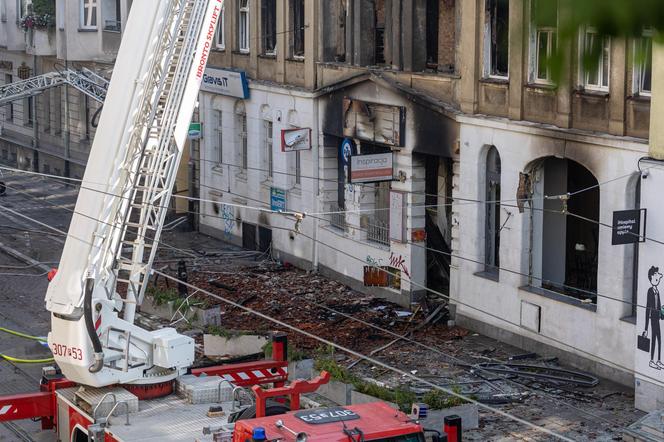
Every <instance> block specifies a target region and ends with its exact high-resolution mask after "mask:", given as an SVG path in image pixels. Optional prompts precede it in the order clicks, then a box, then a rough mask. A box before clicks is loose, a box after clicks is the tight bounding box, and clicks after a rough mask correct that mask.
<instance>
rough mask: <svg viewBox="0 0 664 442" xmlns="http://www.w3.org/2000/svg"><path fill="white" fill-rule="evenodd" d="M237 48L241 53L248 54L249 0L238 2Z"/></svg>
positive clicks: (239, 0)
mask: <svg viewBox="0 0 664 442" xmlns="http://www.w3.org/2000/svg"><path fill="white" fill-rule="evenodd" d="M238 6H239V7H238V27H237V46H238V50H239V51H240V52H243V53H249V0H238Z"/></svg>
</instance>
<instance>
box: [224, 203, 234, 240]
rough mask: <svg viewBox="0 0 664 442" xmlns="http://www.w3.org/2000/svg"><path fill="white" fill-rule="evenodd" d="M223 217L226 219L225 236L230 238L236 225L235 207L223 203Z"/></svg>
mask: <svg viewBox="0 0 664 442" xmlns="http://www.w3.org/2000/svg"><path fill="white" fill-rule="evenodd" d="M221 218H222V219H223V220H224V236H225V237H226V238H227V239H228V238H230V237H231V234H232V233H233V228H234V227H235V214H234V213H233V208H232V207H231V206H227V205H226V204H222V205H221Z"/></svg>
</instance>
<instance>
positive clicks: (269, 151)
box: [263, 120, 274, 180]
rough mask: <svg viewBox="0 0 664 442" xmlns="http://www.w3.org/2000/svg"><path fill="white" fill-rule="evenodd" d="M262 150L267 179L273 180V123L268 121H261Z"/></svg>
mask: <svg viewBox="0 0 664 442" xmlns="http://www.w3.org/2000/svg"><path fill="white" fill-rule="evenodd" d="M263 149H265V170H266V172H267V179H268V180H271V179H273V178H274V148H273V123H272V121H269V120H264V121H263Z"/></svg>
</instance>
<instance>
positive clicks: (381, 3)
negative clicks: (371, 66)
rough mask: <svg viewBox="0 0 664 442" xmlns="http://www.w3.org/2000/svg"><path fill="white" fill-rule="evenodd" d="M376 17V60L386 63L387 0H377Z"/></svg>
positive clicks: (379, 62) (378, 62)
mask: <svg viewBox="0 0 664 442" xmlns="http://www.w3.org/2000/svg"><path fill="white" fill-rule="evenodd" d="M374 17H375V25H374V41H375V45H374V61H375V64H385V0H375V2H374Z"/></svg>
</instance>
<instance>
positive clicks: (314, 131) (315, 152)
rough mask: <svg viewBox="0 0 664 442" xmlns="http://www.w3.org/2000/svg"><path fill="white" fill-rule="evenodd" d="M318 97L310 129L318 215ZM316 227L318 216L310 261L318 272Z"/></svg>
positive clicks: (316, 223) (317, 222)
mask: <svg viewBox="0 0 664 442" xmlns="http://www.w3.org/2000/svg"><path fill="white" fill-rule="evenodd" d="M318 113H319V111H318V97H316V98H314V106H313V124H312V126H313V128H312V131H311V132H312V134H313V139H312V140H311V141H312V143H313V145H312V152H311V153H312V155H313V157H314V186H316V191H315V193H314V201H313V202H314V204H313V206H314V212H316V213H319V212H320V210H319V209H320V195H321V192H320V138H319V131H318V129H319V123H318ZM318 227H319V221H318V215H316V218H314V232H313V233H314V235H313V236H314V240H313V241H314V244H313V258H312V260H311V263H312V265H313V270H315V271H316V272H317V271H318Z"/></svg>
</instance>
